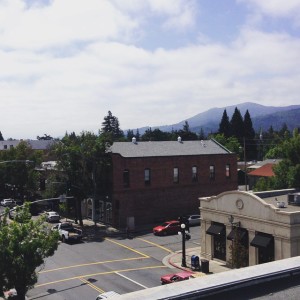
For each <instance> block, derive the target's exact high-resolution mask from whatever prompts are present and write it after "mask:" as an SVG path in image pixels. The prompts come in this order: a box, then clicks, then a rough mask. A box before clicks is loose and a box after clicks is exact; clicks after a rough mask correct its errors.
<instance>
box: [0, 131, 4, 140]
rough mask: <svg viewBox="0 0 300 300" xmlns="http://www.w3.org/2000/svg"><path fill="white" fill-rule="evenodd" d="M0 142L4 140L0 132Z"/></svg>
mask: <svg viewBox="0 0 300 300" xmlns="http://www.w3.org/2000/svg"><path fill="white" fill-rule="evenodd" d="M0 141H4V138H3V135H2V132H1V131H0Z"/></svg>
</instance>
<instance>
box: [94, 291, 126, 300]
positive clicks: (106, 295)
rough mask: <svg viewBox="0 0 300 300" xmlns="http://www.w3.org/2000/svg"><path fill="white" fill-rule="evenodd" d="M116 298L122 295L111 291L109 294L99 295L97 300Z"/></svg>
mask: <svg viewBox="0 0 300 300" xmlns="http://www.w3.org/2000/svg"><path fill="white" fill-rule="evenodd" d="M114 296H120V294H119V293H117V292H114V291H109V292H106V293H102V294H100V295H98V296H97V298H96V300H102V299H109V298H111V297H114Z"/></svg>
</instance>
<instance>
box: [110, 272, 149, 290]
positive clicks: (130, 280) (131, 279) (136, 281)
mask: <svg viewBox="0 0 300 300" xmlns="http://www.w3.org/2000/svg"><path fill="white" fill-rule="evenodd" d="M115 274H117V275H119V276H121V277H123V278H125V279H127V280H129V281H131V282H133V283H135V284H137V285H139V286H141V287H143V288H144V289H147V287H146V286H145V285H143V284H141V283H138V282H137V281H135V280H132V279H130V278H129V277H127V276H125V275H123V274H120V273H118V272H115Z"/></svg>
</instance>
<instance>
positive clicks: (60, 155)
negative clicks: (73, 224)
mask: <svg viewBox="0 0 300 300" xmlns="http://www.w3.org/2000/svg"><path fill="white" fill-rule="evenodd" d="M110 137H111V135H110V134H107V133H103V134H101V135H100V136H97V135H95V134H93V133H91V132H82V133H81V135H79V136H76V137H74V136H72V137H70V136H68V135H65V137H64V138H63V139H62V142H61V143H57V145H56V147H55V149H54V153H55V155H56V157H57V162H58V164H57V167H58V168H59V169H60V170H61V171H63V173H64V174H65V178H64V179H63V180H64V181H65V182H66V184H67V183H68V186H69V190H68V193H69V194H70V195H72V196H73V197H74V198H75V201H76V202H75V214H76V216H75V219H76V220H77V219H78V220H79V222H80V225H81V226H83V222H82V215H81V209H80V207H81V201H82V200H83V199H87V198H93V199H96V198H97V197H105V196H107V195H108V194H109V191H108V189H109V186H110V185H109V182H108V181H109V176H107V174H109V171H110V170H109V168H110V157H109V156H108V155H107V154H106V150H107V147H109V146H110V145H111V143H112V141H111V140H110V139H108V138H110ZM95 203H97V201H95Z"/></svg>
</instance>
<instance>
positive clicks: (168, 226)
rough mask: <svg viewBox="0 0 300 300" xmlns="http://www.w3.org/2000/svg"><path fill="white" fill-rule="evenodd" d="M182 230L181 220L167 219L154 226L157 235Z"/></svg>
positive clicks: (175, 232)
mask: <svg viewBox="0 0 300 300" xmlns="http://www.w3.org/2000/svg"><path fill="white" fill-rule="evenodd" d="M179 231H180V222H179V221H167V222H165V223H163V224H161V225H158V226H156V227H154V228H153V233H154V234H155V235H167V234H177V233H178V232H179Z"/></svg>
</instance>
